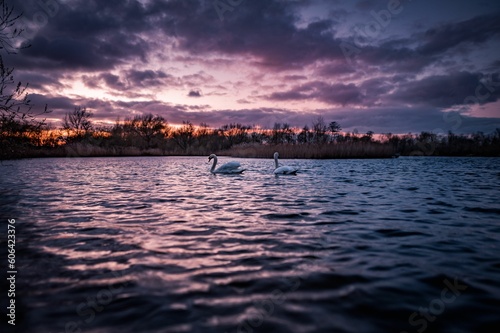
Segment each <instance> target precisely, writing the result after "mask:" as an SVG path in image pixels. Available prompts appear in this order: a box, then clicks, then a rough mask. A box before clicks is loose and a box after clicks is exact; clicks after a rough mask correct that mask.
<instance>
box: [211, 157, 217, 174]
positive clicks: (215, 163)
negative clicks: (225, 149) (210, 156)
mask: <svg viewBox="0 0 500 333" xmlns="http://www.w3.org/2000/svg"><path fill="white" fill-rule="evenodd" d="M216 165H217V156H215V157H214V163H213V164H212V169H210V172H214V170H215V166H216Z"/></svg>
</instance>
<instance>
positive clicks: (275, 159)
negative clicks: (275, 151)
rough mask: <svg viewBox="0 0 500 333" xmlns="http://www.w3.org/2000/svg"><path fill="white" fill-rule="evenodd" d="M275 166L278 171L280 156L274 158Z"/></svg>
mask: <svg viewBox="0 0 500 333" xmlns="http://www.w3.org/2000/svg"><path fill="white" fill-rule="evenodd" d="M274 166H275V169H278V166H279V164H278V156H274Z"/></svg>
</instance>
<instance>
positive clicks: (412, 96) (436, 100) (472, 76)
mask: <svg viewBox="0 0 500 333" xmlns="http://www.w3.org/2000/svg"><path fill="white" fill-rule="evenodd" d="M388 98H389V99H392V100H394V101H398V102H402V103H406V104H413V105H429V106H434V107H440V108H448V107H451V106H453V105H461V104H471V103H480V104H484V103H488V102H495V101H497V100H498V99H499V98H500V79H499V75H498V73H496V74H491V75H488V76H484V75H483V74H481V73H469V72H457V73H450V74H448V75H434V76H429V77H426V78H424V79H422V80H419V81H407V82H406V83H403V84H401V85H400V86H399V87H398V88H397V89H396V90H395V91H394V92H393V93H392V94H391V95H390V96H389V97H388Z"/></svg>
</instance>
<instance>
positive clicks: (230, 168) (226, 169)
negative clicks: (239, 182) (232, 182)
mask: <svg viewBox="0 0 500 333" xmlns="http://www.w3.org/2000/svg"><path fill="white" fill-rule="evenodd" d="M212 159H213V160H214V163H213V164H212V168H211V169H210V172H211V173H225V174H235V173H242V172H243V171H245V170H246V169H240V167H241V165H240V163H239V162H234V161H232V162H227V163H225V164H223V165H221V166H220V167H218V168H217V169H215V166H216V165H217V155H215V154H212V155H210V156H208V162H210V161H211V160H212Z"/></svg>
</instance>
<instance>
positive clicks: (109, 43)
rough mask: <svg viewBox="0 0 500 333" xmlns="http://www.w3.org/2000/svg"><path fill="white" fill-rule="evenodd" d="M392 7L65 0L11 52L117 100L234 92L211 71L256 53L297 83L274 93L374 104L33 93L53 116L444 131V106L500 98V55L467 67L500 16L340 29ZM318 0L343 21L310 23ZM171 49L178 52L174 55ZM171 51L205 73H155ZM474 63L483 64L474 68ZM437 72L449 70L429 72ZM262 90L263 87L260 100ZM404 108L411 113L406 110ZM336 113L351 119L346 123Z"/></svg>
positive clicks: (25, 7) (43, 72) (251, 60)
mask: <svg viewBox="0 0 500 333" xmlns="http://www.w3.org/2000/svg"><path fill="white" fill-rule="evenodd" d="M54 1H56V0H54ZM42 2H43V1H42ZM387 2H388V1H378V2H377V1H369V0H363V1H357V2H355V3H354V4H352V3H350V2H349V5H345V6H346V7H345V8H348V9H345V8H342V6H343V5H342V3H343V2H341V1H335V2H334V1H323V2H322V1H319V2H315V1H299V0H297V1H283V0H252V1H244V2H242V3H241V4H240V5H238V6H237V7H234V8H233V10H232V11H228V12H225V13H224V20H223V21H221V20H220V19H219V17H218V13H217V11H216V10H215V8H214V2H213V1H212V0H206V1H205V0H169V1H143V2H139V1H135V0H126V1H119V0H110V1H97V0H72V1H64V2H63V1H59V0H58V1H57V3H58V4H59V7H58V11H57V13H55V14H54V15H52V16H51V15H48V16H47V22H46V24H44V25H42V26H40V27H38V30H37V29H35V30H33V32H34V34H33V35H32V36H30V42H31V47H30V48H26V49H23V50H21V51H20V52H19V54H17V55H14V56H12V55H5V57H4V59H5V61H6V63H7V64H8V65H9V66H14V67H15V68H16V73H18V74H16V75H19V79H22V80H23V81H30V82H32V87H33V88H37V89H41V90H43V91H49V92H50V90H51V89H53V90H54V89H60V88H61V87H62V86H63V83H61V82H65V81H64V80H63V79H66V80H67V78H68V77H71V75H73V74H76V75H75V76H77V75H79V76H81V75H82V74H85V75H84V76H83V81H84V84H85V85H86V86H87V87H91V88H97V89H102V90H108V92H109V91H111V94H113V95H114V96H126V97H128V98H129V99H131V98H136V97H138V96H139V95H140V92H137V91H138V90H140V89H143V90H146V91H148V89H153V88H156V89H157V90H158V89H160V88H162V87H164V88H165V89H166V90H168V89H169V88H175V89H181V88H182V89H183V90H182V91H185V93H184V94H186V95H188V96H189V97H199V96H201V93H200V92H199V89H204V91H205V92H206V95H217V94H221V93H220V92H219V91H220V90H224V89H226V88H227V87H230V88H229V90H228V91H227V93H228V95H231V93H232V91H231V89H232V87H231V86H230V85H227V86H226V87H221V88H217V91H216V92H211V90H213V88H212V87H210V85H212V86H215V85H217V84H220V82H217V81H218V80H217V79H219V78H215V77H214V76H212V75H211V72H210V69H211V68H213V67H212V66H214V67H217V66H222V65H224V64H225V63H227V62H231V64H234V63H237V62H238V61H242V60H241V59H244V60H243V61H242V65H244V66H249V64H250V65H251V66H252V70H254V69H255V70H256V71H259V70H260V71H261V72H260V73H257V74H262V73H264V72H265V73H266V74H269V75H276V76H277V77H280V78H282V79H283V80H284V81H286V84H287V86H288V87H289V88H288V89H283V90H281V91H276V90H275V89H276V87H279V86H280V85H276V87H274V89H273V90H271V91H269V92H266V94H267V96H266V99H268V100H271V101H280V102H286V101H308V100H317V101H321V102H324V103H327V104H331V105H332V106H334V107H338V106H339V105H342V106H346V107H350V106H355V107H356V108H357V109H359V107H367V106H370V107H372V112H371V113H369V112H368V111H366V110H363V111H359V110H356V111H353V110H348V111H343V110H344V108H342V110H340V111H339V110H331V111H325V110H321V111H318V112H317V113H314V112H312V113H311V114H306V113H297V112H293V111H290V110H287V109H265V108H258V105H255V104H254V105H251V106H248V108H247V109H242V110H215V111H214V112H207V110H211V109H212V108H210V107H209V106H186V105H172V104H168V103H162V102H158V101H154V100H151V101H150V102H123V101H107V100H106V101H105V100H99V99H84V98H80V97H74V98H65V97H59V96H55V95H54V97H51V96H50V93H48V95H47V96H45V97H44V96H42V95H36V94H34V95H33V96H32V100H33V101H34V102H35V103H38V104H40V105H45V104H49V107H50V108H52V109H54V114H53V115H63V114H64V113H65V112H68V111H71V110H72V109H73V108H74V107H75V106H76V105H86V106H87V107H89V108H92V109H94V110H95V111H96V112H95V117H96V119H100V120H103V119H109V118H115V117H118V116H120V117H122V119H123V118H124V117H126V116H130V115H131V114H133V113H134V112H136V113H137V112H139V113H140V112H151V113H155V114H156V113H159V114H162V115H164V116H166V118H167V119H169V121H171V122H173V123H181V122H182V120H190V121H192V122H193V123H196V124H197V123H200V122H206V123H208V124H211V125H220V124H224V123H230V122H235V121H236V122H241V123H245V124H260V125H263V126H272V125H273V123H274V122H289V123H291V124H293V125H295V126H301V125H303V124H306V123H308V124H310V121H311V119H313V118H314V117H315V116H317V115H318V114H324V115H325V117H326V116H328V117H330V118H331V119H332V120H340V121H341V123H342V125H343V127H348V128H354V127H356V126H357V127H359V128H360V130H361V128H363V130H364V129H366V130H374V131H386V132H387V131H392V132H397V131H400V132H401V131H410V130H411V129H412V128H413V129H415V128H420V129H422V130H424V129H427V130H431V129H432V128H435V127H440V126H441V125H435V124H437V123H440V122H442V119H441V118H440V117H442V113H440V111H439V109H440V108H448V107H451V106H454V105H460V104H464V101H465V100H466V98H467V97H469V96H473V97H475V98H476V99H477V100H478V103H480V104H485V103H490V102H494V101H497V100H498V99H499V97H500V96H499V91H500V87H499V86H498V85H494V84H490V85H489V86H485V85H484V83H482V82H481V80H483V79H484V75H485V74H487V73H486V70H489V71H492V72H496V73H497V72H498V71H499V66H500V61H499V60H494V59H490V60H488V66H489V67H490V68H489V69H488V68H487V66H481V65H478V64H477V63H476V62H475V59H472V60H470V62H469V63H467V62H466V60H468V59H466V58H467V57H468V56H470V55H471V54H472V52H474V51H477V50H478V47H485V46H491V44H490V43H491V42H498V39H499V38H498V37H499V35H500V15H499V13H498V12H492V13H489V14H487V15H484V14H483V15H479V16H476V17H471V18H468V19H464V20H461V21H450V20H448V21H447V20H446V16H445V14H446V13H443V21H442V23H440V24H439V25H436V26H434V27H431V28H429V26H424V25H420V26H418V27H415V26H413V28H412V29H413V30H411V31H410V30H408V31H404V33H403V34H402V35H403V37H401V36H399V37H394V36H393V35H391V34H389V33H386V32H384V34H381V35H380V36H378V38H375V39H372V40H369V39H366V40H364V43H360V41H362V40H360V37H359V36H355V35H353V34H352V33H351V34H349V33H347V35H346V33H345V31H346V30H344V31H343V34H341V33H339V32H342V27H341V26H340V24H339V21H341V20H342V19H343V18H345V17H346V16H347V14H348V13H349V15H354V14H352V13H353V11H352V9H353V8H358V9H362V10H363V11H365V12H369V11H371V10H377V11H378V10H379V9H380V8H382V7H380V4H381V3H383V4H384V5H386V4H387ZM45 3H47V1H45ZM313 3H314V4H317V3H321V4H328V5H329V6H330V7H328V8H329V9H330V10H329V12H330V15H329V17H330V18H334V19H325V18H322V19H309V20H303V18H302V17H301V13H300V10H302V9H304V8H306V7H307V6H309V5H311V4H313ZM332 4H335V6H333V7H332ZM14 5H15V7H16V9H17V10H18V11H19V12H21V11H22V12H24V13H25V16H26V18H27V19H28V21H30V20H32V18H33V17H34V14H35V13H36V12H37V11H41V10H42V9H41V7H40V2H39V1H36V0H28V1H23V2H20V1H16V2H15V3H14ZM336 6H338V8H336ZM334 7H335V8H334ZM325 8H327V7H325ZM327 12H328V11H327ZM405 13H407V14H405V15H408V17H407V18H405V19H408V20H411V19H412V17H411V13H410V11H406V12H405ZM349 17H351V16H349ZM393 22H396V20H394V21H393ZM393 24H396V23H393ZM344 28H346V27H344ZM347 29H348V27H347ZM339 36H344V37H342V38H341V37H339ZM342 42H348V43H350V44H351V45H354V46H355V47H356V48H357V49H358V50H359V52H358V53H356V55H355V57H354V58H355V59H354V60H355V63H354V65H350V64H349V62H348V61H347V60H346V58H345V56H344V53H343V52H342V49H341V47H340V45H341V43H342ZM360 44H361V45H360ZM166 45H168V46H169V47H171V49H169V50H171V51H168V52H167V51H165V49H164V47H165V46H166ZM493 45H495V44H493ZM162 52H166V54H163V53H162ZM159 54H160V55H161V56H163V58H162V59H163V60H164V61H165V64H164V65H165V66H166V67H168V66H169V65H167V64H168V61H169V60H170V59H174V60H175V61H177V62H182V63H183V64H184V65H185V68H184V69H186V68H193V70H192V71H191V72H190V73H193V74H189V75H183V74H184V73H183V74H179V76H177V77H176V76H173V75H171V74H167V73H166V72H165V71H162V70H151V69H149V68H150V67H154V68H158V67H157V66H156V65H157V64H156V63H155V64H154V65H155V66H152V65H151V63H150V62H152V58H153V57H154V56H158V55H159ZM183 59H184V60H183ZM181 60H183V61H181ZM176 65H177V64H176ZM176 65H173V66H176ZM466 65H468V66H471V67H472V68H465V66H466ZM461 67H463V68H461ZM130 68H133V69H130ZM219 68H220V67H219ZM302 70H303V71H302ZM431 70H432V71H433V70H437V72H436V73H435V74H431V75H429V72H430V71H431ZM300 71H302V72H300ZM168 72H169V73H170V71H168ZM173 73H175V71H174V72H173ZM306 73H308V74H312V75H307V74H306ZM438 73H439V74H438ZM214 75H216V74H214ZM255 77H258V75H256V76H255ZM417 77H418V78H419V79H417ZM482 78H483V79H482ZM483 81H484V80H483ZM490 81H492V82H493V83H497V82H499V81H500V79H498V75H496V74H495V75H493V76H492V79H491V80H490ZM253 82H258V80H257V79H256V80H253ZM351 82H355V83H351ZM251 83H252V82H251ZM490 83H491V82H490ZM283 86H284V85H283ZM478 87H479V89H480V90H478ZM256 89H257V88H256ZM157 90H156V91H157ZM478 91H479V94H480V96H486V97H484V98H483V97H481V98H478V97H477V95H478ZM148 93H149V92H148ZM261 94H262V92H261V91H259V92H258V94H255V96H257V95H261ZM144 96H145V95H142V96H141V97H144ZM149 98H152V97H149ZM237 98H238V101H237V102H238V103H240V104H245V106H246V104H247V103H251V104H253V103H252V102H255V101H256V99H253V98H251V97H249V96H241V97H237ZM137 99H138V98H137ZM189 100H190V101H193V100H194V101H197V100H202V99H195V98H193V99H189ZM399 106H401V108H398V107H399ZM403 106H406V108H408V109H409V110H411V111H408V112H406V111H405V108H403ZM336 115H337V117H340V118H341V119H336V118H335V117H336ZM464 119H465V118H464ZM467 119H468V120H467V121H469V123H470V124H472V125H470V126H469V127H465V125H464V127H463V128H470V129H472V128H476V127H477V126H480V125H481V124H483V123H482V122H484V120H482V119H481V120H480V119H478V120H474V119H473V118H470V119H469V118H467ZM356 123H357V124H358V125H356ZM464 123H465V122H464ZM359 124H364V125H362V126H364V127H362V126H360V125H359ZM398 126H400V130H398V129H397V128H398ZM475 126H476V127H475ZM429 127H430V128H429ZM441 127H443V126H441Z"/></svg>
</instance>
